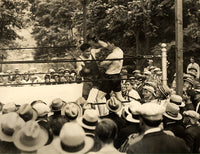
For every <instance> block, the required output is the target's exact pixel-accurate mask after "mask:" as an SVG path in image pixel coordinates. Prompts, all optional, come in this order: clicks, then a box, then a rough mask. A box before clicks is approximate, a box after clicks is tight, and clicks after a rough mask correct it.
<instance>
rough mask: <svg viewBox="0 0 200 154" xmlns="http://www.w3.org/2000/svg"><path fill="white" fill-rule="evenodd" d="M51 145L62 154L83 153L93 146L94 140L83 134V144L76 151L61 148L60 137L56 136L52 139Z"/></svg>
mask: <svg viewBox="0 0 200 154" xmlns="http://www.w3.org/2000/svg"><path fill="white" fill-rule="evenodd" d="M53 146H54V148H55V149H56V150H57V151H58V152H60V153H62V154H83V153H86V152H88V151H89V150H90V149H91V148H92V147H93V146H94V140H93V138H91V137H88V136H85V144H84V146H83V148H82V149H80V150H79V151H77V152H69V151H65V150H63V148H62V146H61V140H60V138H56V139H55V140H54V141H53Z"/></svg>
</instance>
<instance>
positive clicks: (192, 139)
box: [184, 126, 200, 153]
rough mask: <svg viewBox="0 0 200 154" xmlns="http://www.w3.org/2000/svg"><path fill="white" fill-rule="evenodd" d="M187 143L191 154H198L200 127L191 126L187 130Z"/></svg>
mask: <svg viewBox="0 0 200 154" xmlns="http://www.w3.org/2000/svg"><path fill="white" fill-rule="evenodd" d="M184 136H185V137H184V139H185V142H186V143H187V145H188V146H189V147H190V149H191V152H193V153H198V152H199V151H198V150H199V148H200V127H199V126H190V127H188V128H186V129H185V135H184Z"/></svg>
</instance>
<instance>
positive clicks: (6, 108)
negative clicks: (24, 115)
mask: <svg viewBox="0 0 200 154" xmlns="http://www.w3.org/2000/svg"><path fill="white" fill-rule="evenodd" d="M15 111H17V107H16V104H15V103H14V102H9V103H6V104H4V106H3V108H2V113H3V114H5V113H9V112H15Z"/></svg>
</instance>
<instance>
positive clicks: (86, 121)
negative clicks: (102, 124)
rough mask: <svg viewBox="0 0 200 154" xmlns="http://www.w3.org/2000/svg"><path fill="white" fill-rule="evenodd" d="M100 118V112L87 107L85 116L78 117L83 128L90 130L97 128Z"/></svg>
mask: <svg viewBox="0 0 200 154" xmlns="http://www.w3.org/2000/svg"><path fill="white" fill-rule="evenodd" d="M98 120H99V118H98V112H97V111H96V110H94V109H86V110H85V112H84V114H83V116H82V117H80V118H78V119H77V121H78V123H79V124H80V125H81V126H82V127H83V128H86V129H89V130H95V128H96V125H97V124H98Z"/></svg>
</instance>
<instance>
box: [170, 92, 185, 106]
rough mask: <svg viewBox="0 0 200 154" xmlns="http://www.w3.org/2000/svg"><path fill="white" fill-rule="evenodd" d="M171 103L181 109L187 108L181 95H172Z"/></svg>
mask: <svg viewBox="0 0 200 154" xmlns="http://www.w3.org/2000/svg"><path fill="white" fill-rule="evenodd" d="M170 103H174V104H176V105H178V106H179V107H184V106H185V103H184V102H183V99H182V97H181V96H179V95H171V97H170Z"/></svg>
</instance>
